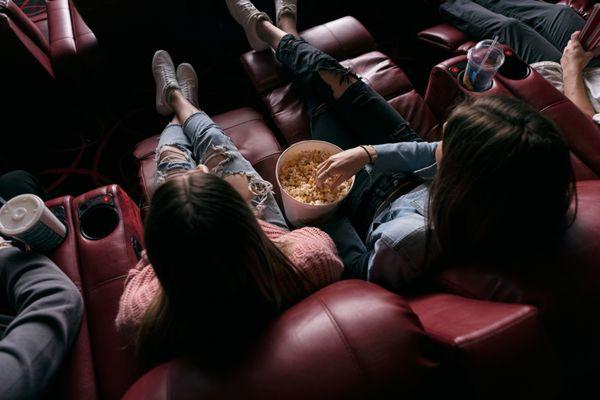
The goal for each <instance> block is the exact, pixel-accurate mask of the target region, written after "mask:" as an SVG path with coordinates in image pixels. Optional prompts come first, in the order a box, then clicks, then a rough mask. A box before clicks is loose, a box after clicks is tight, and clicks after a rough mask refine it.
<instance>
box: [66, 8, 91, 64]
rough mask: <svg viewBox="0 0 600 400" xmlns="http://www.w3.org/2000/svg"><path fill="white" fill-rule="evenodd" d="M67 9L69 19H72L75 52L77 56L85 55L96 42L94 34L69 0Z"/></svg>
mask: <svg viewBox="0 0 600 400" xmlns="http://www.w3.org/2000/svg"><path fill="white" fill-rule="evenodd" d="M69 10H70V11H71V19H72V21H73V32H74V33H75V46H77V54H78V55H79V56H85V55H87V54H88V53H90V52H91V51H92V50H93V49H94V48H95V47H96V46H97V44H98V41H97V40H96V35H94V32H92V30H91V29H90V28H89V27H88V25H87V24H86V23H85V21H84V20H83V18H82V17H81V14H80V13H79V11H77V8H76V7H75V5H74V4H73V2H72V1H69Z"/></svg>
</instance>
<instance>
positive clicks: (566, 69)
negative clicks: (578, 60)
mask: <svg viewBox="0 0 600 400" xmlns="http://www.w3.org/2000/svg"><path fill="white" fill-rule="evenodd" d="M562 70H563V81H567V80H577V79H582V78H583V70H582V69H581V68H578V67H576V66H574V65H572V64H567V65H563V66H562Z"/></svg>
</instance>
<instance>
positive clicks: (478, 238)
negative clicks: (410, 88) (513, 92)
mask: <svg viewBox="0 0 600 400" xmlns="http://www.w3.org/2000/svg"><path fill="white" fill-rule="evenodd" d="M227 5H228V7H229V10H230V12H231V14H232V15H233V17H234V18H235V19H236V20H237V21H238V22H239V23H240V25H242V27H243V28H244V30H245V32H246V35H247V36H248V41H249V42H250V44H251V45H252V47H254V48H255V49H257V50H261V49H265V48H269V47H270V48H272V49H273V50H274V51H275V56H276V57H277V59H278V60H279V61H280V62H281V64H282V65H283V66H284V68H285V69H286V70H287V71H288V72H289V74H290V76H291V77H292V78H293V79H294V84H295V85H296V88H297V89H298V90H300V91H301V92H302V94H303V95H304V100H305V102H306V103H307V106H308V109H309V116H310V119H311V130H312V132H311V133H312V136H313V138H317V139H323V140H327V141H330V142H333V143H335V144H337V145H338V146H340V147H342V148H346V149H348V150H345V151H343V152H341V153H338V154H335V155H333V156H332V157H330V158H329V159H328V160H326V161H325V162H324V163H323V164H321V165H320V166H319V167H318V169H317V181H318V183H319V184H321V185H322V184H324V182H325V181H326V180H327V179H330V180H331V181H330V182H331V185H332V186H336V185H338V184H339V183H341V182H343V181H345V180H347V179H349V178H350V177H351V176H353V175H356V180H355V184H354V187H353V190H352V191H351V192H350V194H349V196H348V197H347V199H346V201H345V204H344V212H343V214H344V215H345V216H344V217H342V218H339V219H337V220H336V221H333V222H330V223H329V224H327V225H326V226H324V227H323V229H324V230H325V231H327V232H328V233H329V234H330V236H331V237H332V238H333V240H334V242H335V244H336V246H337V249H338V252H339V254H340V256H341V257H342V260H343V261H344V266H345V270H344V275H345V276H346V277H354V278H361V279H369V280H371V281H375V282H377V283H380V284H382V285H383V286H385V287H387V288H390V289H394V290H400V289H404V288H406V287H407V285H408V284H409V283H411V282H413V281H414V280H415V279H416V278H417V277H420V276H422V275H423V273H424V271H426V270H427V269H428V268H430V267H431V266H432V265H433V264H434V263H435V261H436V260H437V259H438V258H439V256H442V257H443V258H444V260H447V261H462V262H476V261H481V262H491V263H494V262H496V263H498V262H499V261H501V260H506V259H510V258H513V257H515V256H516V255H517V254H521V253H522V251H523V250H524V249H525V247H528V246H533V245H534V244H536V243H534V242H544V241H547V240H550V239H551V238H553V237H556V236H557V235H558V234H559V233H560V232H561V230H562V229H563V228H564V227H565V226H566V225H567V223H568V221H567V211H568V209H569V206H570V204H571V198H572V196H573V194H574V184H573V177H572V171H571V164H570V157H569V150H568V148H567V146H566V144H565V142H564V140H563V139H562V137H561V135H560V133H559V132H558V130H557V128H556V127H555V126H554V124H553V123H552V122H550V121H549V120H548V119H546V118H545V117H544V116H542V115H541V114H540V113H538V112H536V111H535V110H533V109H532V108H530V107H529V106H527V105H526V104H524V103H522V102H520V101H518V100H515V99H508V98H481V99H478V100H475V101H474V102H472V103H469V104H463V105H462V106H459V107H458V108H457V109H456V110H454V112H453V113H452V114H451V115H450V117H449V119H448V123H447V124H446V128H445V142H444V145H443V151H442V143H441V142H439V143H424V142H421V141H420V139H419V138H418V137H417V136H416V134H415V132H414V131H413V130H412V129H411V127H410V126H409V125H408V123H407V122H406V121H405V120H404V119H403V118H402V117H401V116H400V115H399V114H398V113H397V112H396V111H395V110H394V109H393V108H392V107H391V106H390V105H389V104H388V103H387V102H386V101H385V99H383V98H382V97H381V96H379V95H378V94H377V93H376V92H375V91H374V90H373V89H372V88H370V87H369V86H368V85H367V84H365V83H364V82H363V81H361V80H360V78H359V77H358V76H356V75H355V74H354V73H353V72H352V71H351V70H350V69H347V68H344V67H343V66H342V65H340V63H339V62H337V61H336V60H335V59H333V58H332V57H330V56H328V55H327V54H324V53H323V52H322V51H320V50H318V49H316V48H314V47H312V46H311V45H310V44H308V43H307V42H306V41H304V40H302V39H301V38H299V36H298V32H297V30H296V2H295V1H294V0H287V1H276V2H275V5H276V12H277V25H275V24H273V23H272V22H271V20H270V19H269V17H268V16H267V15H266V14H265V13H263V12H260V11H258V10H257V9H256V8H255V7H254V5H253V4H252V3H251V2H250V1H248V0H227ZM392 142H396V143H392ZM361 143H362V144H363V145H361ZM366 143H371V144H374V145H365V144H366ZM383 143H387V144H383ZM353 146H354V147H353ZM440 253H441V254H440Z"/></svg>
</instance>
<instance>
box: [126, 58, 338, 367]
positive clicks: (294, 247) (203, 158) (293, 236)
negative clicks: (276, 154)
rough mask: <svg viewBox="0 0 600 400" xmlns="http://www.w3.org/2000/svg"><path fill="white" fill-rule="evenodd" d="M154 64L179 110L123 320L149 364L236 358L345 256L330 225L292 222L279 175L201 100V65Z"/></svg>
mask: <svg viewBox="0 0 600 400" xmlns="http://www.w3.org/2000/svg"><path fill="white" fill-rule="evenodd" d="M153 71H154V76H155V80H156V85H157V102H156V103H157V110H158V111H159V113H161V114H163V115H169V114H171V113H174V117H173V120H172V122H171V124H169V125H168V126H167V128H166V129H165V130H164V132H163V134H162V135H161V137H160V141H159V145H158V148H157V175H156V178H157V188H156V191H155V192H154V194H153V196H152V199H151V203H150V209H149V211H148V215H147V218H146V222H145V232H144V236H145V242H146V246H147V248H146V252H147V253H146V254H144V256H143V258H142V260H141V261H140V263H138V265H137V266H136V267H135V268H134V269H132V270H131V271H130V273H129V277H128V279H127V281H126V287H125V291H124V293H123V295H122V297H121V301H120V307H119V313H118V316H117V320H116V323H117V326H118V328H119V329H120V330H121V331H126V332H127V333H128V334H130V335H132V337H133V339H134V341H135V344H136V349H137V352H138V355H139V357H140V360H141V361H142V362H143V363H144V364H146V365H153V364H156V363H158V362H161V361H165V360H167V359H169V358H172V357H175V356H189V357H192V358H194V359H195V360H196V361H197V362H199V363H206V365H209V366H211V367H212V368H215V367H219V366H226V365H228V364H231V361H232V359H234V358H237V357H241V356H242V355H243V354H244V352H245V350H246V349H247V348H248V345H249V343H251V342H252V341H253V340H254V338H255V337H256V335H257V334H258V333H259V332H260V330H261V328H262V327H263V326H264V325H265V324H266V323H267V322H268V321H270V320H271V319H272V318H273V317H274V316H275V315H277V314H278V313H279V312H281V311H282V310H284V309H285V308H286V307H289V306H290V305H292V304H294V303H296V302H298V301H299V300H301V299H302V298H304V297H305V296H307V295H308V294H310V293H312V292H314V291H316V290H318V289H319V288H321V287H323V286H326V285H328V284H329V283H332V282H334V281H336V280H338V279H339V278H340V276H341V273H342V269H343V265H342V263H341V261H340V259H339V258H338V256H337V253H336V250H335V246H334V244H333V242H332V240H331V239H330V238H329V237H328V236H327V234H325V233H324V232H322V231H320V230H319V229H316V228H302V229H298V230H295V231H291V232H290V231H289V229H288V227H287V225H286V222H285V219H284V217H283V215H282V214H281V211H280V210H279V207H278V205H277V203H276V201H275V198H274V196H273V193H272V185H271V184H270V183H269V182H267V181H265V180H263V179H262V178H261V177H260V176H259V175H258V173H257V172H256V171H255V170H254V169H253V167H252V166H251V164H250V163H249V162H248V161H247V160H246V159H244V158H243V156H242V155H241V154H240V152H239V151H238V149H237V148H236V147H235V145H234V144H233V142H232V141H231V140H230V139H229V138H228V137H227V136H226V135H225V134H224V133H223V131H222V130H221V129H220V128H219V127H218V126H217V125H216V124H215V123H214V122H213V121H212V120H211V119H210V118H209V117H208V116H207V115H206V114H205V113H204V112H202V111H200V110H198V109H197V106H196V105H195V104H197V95H196V93H197V87H198V86H197V77H196V74H195V72H194V70H193V68H192V67H191V65H189V64H181V65H180V66H179V67H178V69H177V71H176V70H175V67H174V65H173V62H172V61H171V58H170V56H169V55H168V53H166V52H165V51H158V52H156V54H155V56H154V60H153ZM180 122H183V124H180Z"/></svg>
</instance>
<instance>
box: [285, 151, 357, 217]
mask: <svg viewBox="0 0 600 400" xmlns="http://www.w3.org/2000/svg"><path fill="white" fill-rule="evenodd" d="M311 150H321V151H323V152H325V153H330V154H332V155H333V154H336V153H340V152H341V151H342V149H341V148H339V147H338V146H336V145H335V144H333V143H329V142H325V141H322V140H304V141H302V142H298V143H294V144H293V145H291V146H290V147H288V148H287V149H286V150H285V151H284V152H283V153H282V154H281V155H280V156H279V159H278V160H277V166H276V167H275V170H276V177H277V185H279V189H280V192H281V199H282V201H283V209H284V211H285V216H286V217H287V219H288V221H289V222H290V224H292V225H293V226H297V227H300V226H306V225H311V224H316V223H320V222H323V221H325V220H326V219H327V218H328V217H330V216H331V215H332V214H333V213H335V211H336V210H337V209H338V208H339V206H340V204H341V203H342V201H344V199H345V198H346V196H347V195H348V194H346V195H345V196H343V197H342V198H340V199H338V200H337V201H335V202H333V203H329V204H323V205H311V204H305V203H302V202H301V201H298V200H296V199H295V198H293V197H292V196H290V195H289V194H288V193H287V192H286V191H285V189H284V188H283V186H282V185H281V181H280V180H279V174H280V172H281V169H282V168H283V166H284V165H285V164H286V162H287V161H288V160H289V159H292V158H294V157H296V156H297V155H298V154H299V153H301V152H303V151H311ZM353 186H354V177H352V178H351V183H350V188H349V190H348V193H350V191H351V190H352V187H353Z"/></svg>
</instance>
